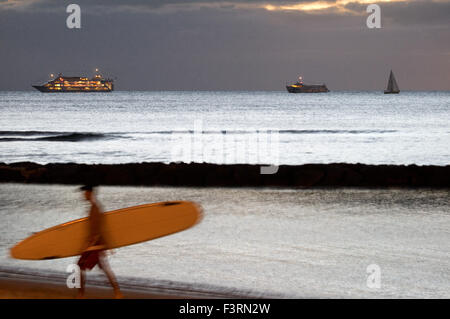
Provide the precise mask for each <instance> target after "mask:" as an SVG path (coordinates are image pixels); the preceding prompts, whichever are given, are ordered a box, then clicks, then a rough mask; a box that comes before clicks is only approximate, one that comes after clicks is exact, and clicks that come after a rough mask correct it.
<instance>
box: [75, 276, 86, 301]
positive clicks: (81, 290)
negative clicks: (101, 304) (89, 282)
mask: <svg viewBox="0 0 450 319" xmlns="http://www.w3.org/2000/svg"><path fill="white" fill-rule="evenodd" d="M85 284H86V275H85V273H84V270H81V271H80V288H78V295H77V298H84V287H85Z"/></svg>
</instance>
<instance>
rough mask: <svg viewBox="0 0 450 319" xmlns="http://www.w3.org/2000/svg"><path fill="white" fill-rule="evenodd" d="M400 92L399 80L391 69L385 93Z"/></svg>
mask: <svg viewBox="0 0 450 319" xmlns="http://www.w3.org/2000/svg"><path fill="white" fill-rule="evenodd" d="M398 93H400V89H399V88H398V84H397V81H396V80H395V76H394V72H392V70H391V74H390V75H389V81H388V85H387V88H386V90H384V94H398Z"/></svg>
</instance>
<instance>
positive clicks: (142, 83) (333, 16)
mask: <svg viewBox="0 0 450 319" xmlns="http://www.w3.org/2000/svg"><path fill="white" fill-rule="evenodd" d="M71 3H75V4H78V5H79V6H80V8H81V28H80V29H69V28H67V26H66V19H67V17H68V16H69V13H66V7H67V6H68V5H69V4H71ZM372 3H376V4H378V5H379V6H380V9H381V28H380V29H377V28H373V29H370V28H368V27H367V25H366V20H367V17H368V16H369V15H370V13H367V12H366V9H367V6H368V5H369V4H372ZM95 68H99V69H100V71H101V73H102V74H103V75H105V76H108V77H112V78H115V79H116V80H115V88H116V90H257V91H260V90H261V91H262V90H285V85H286V83H293V82H295V81H296V79H297V77H298V76H299V75H301V76H303V79H304V82H305V83H311V84H313V83H326V84H327V86H328V87H329V89H330V90H332V91H333V90H383V89H384V88H385V87H386V84H387V79H388V76H389V72H390V70H391V69H393V71H394V73H395V75H396V78H397V81H398V83H399V86H400V89H401V90H450V0H391V1H389V0H384V1H375V0H373V1H367V0H320V1H319V0H303V1H302V0H297V1H276V0H272V1H271V0H267V1H260V0H241V1H237V0H227V1H221V0H123V1H122V0H97V1H95V0H70V1H62V0H0V90H33V88H32V87H31V84H41V83H43V82H45V81H47V80H49V75H50V74H51V73H54V74H58V73H63V74H65V75H68V76H71V75H72V76H81V75H88V76H91V75H93V72H94V70H95Z"/></svg>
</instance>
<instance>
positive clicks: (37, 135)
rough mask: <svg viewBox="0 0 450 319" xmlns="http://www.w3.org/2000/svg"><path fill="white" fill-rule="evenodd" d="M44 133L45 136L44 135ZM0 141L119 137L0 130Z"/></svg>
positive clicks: (97, 134) (80, 139) (66, 140)
mask: <svg viewBox="0 0 450 319" xmlns="http://www.w3.org/2000/svg"><path fill="white" fill-rule="evenodd" d="M42 135H44V136H42ZM0 136H13V137H0V142H21V141H37V142H39V141H46V142H80V141H89V140H101V139H109V138H117V136H114V135H112V134H104V133H78V132H43V131H0Z"/></svg>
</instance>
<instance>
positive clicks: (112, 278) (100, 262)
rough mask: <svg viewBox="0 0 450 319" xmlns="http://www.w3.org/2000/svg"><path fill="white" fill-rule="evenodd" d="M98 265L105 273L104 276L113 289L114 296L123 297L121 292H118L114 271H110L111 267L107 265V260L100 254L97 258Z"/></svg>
mask: <svg viewBox="0 0 450 319" xmlns="http://www.w3.org/2000/svg"><path fill="white" fill-rule="evenodd" d="M98 267H100V269H101V270H103V272H104V273H105V275H106V277H108V280H109V282H110V284H111V286H112V287H113V289H114V295H115V297H116V298H123V295H122V293H121V292H120V288H119V284H118V283H117V280H116V277H115V276H114V273H113V272H112V270H111V268H110V267H109V264H108V261H107V260H106V257H104V256H100V258H99V260H98Z"/></svg>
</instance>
